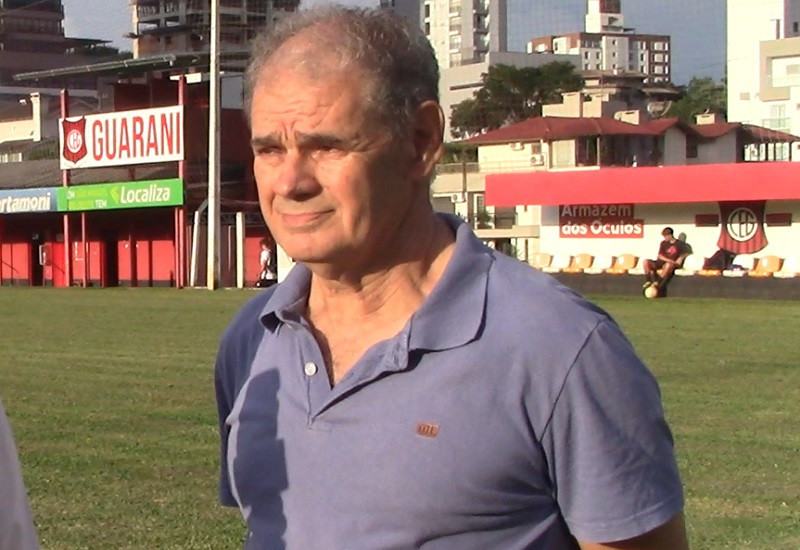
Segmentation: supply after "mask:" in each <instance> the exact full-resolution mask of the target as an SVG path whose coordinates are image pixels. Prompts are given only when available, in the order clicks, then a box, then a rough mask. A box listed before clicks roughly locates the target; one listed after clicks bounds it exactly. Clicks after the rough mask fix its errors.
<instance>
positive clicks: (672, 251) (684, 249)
mask: <svg viewBox="0 0 800 550" xmlns="http://www.w3.org/2000/svg"><path fill="white" fill-rule="evenodd" d="M661 235H662V236H663V237H664V240H663V241H661V244H660V245H659V247H658V258H656V259H655V260H645V261H644V265H643V267H644V276H645V278H646V279H647V280H646V281H645V283H644V285H643V286H644V288H647V287H649V286H651V285H655V286H658V287H660V288H663V287H664V285H666V283H667V282H668V281H669V279H670V277H672V274H673V273H674V272H675V270H676V269H678V268H679V267H680V266H681V265H682V264H683V260H684V259H686V256H688V255H689V247H688V246H687V245H686V243H685V242H683V241H681V240H678V239H676V238H675V234H674V233H673V231H672V228H671V227H665V228H664V230H663V231H661Z"/></svg>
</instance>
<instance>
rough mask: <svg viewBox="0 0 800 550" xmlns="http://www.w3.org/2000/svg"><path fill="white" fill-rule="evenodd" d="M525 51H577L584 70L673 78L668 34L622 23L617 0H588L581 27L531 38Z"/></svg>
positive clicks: (654, 80) (656, 80)
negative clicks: (638, 28) (659, 33)
mask: <svg viewBox="0 0 800 550" xmlns="http://www.w3.org/2000/svg"><path fill="white" fill-rule="evenodd" d="M527 51H528V52H552V53H555V54H562V55H565V54H566V55H577V56H578V57H579V58H580V65H579V68H580V69H582V70H585V71H609V72H615V73H623V72H632V73H641V74H643V75H645V81H646V82H648V83H659V82H669V81H671V80H672V68H671V67H672V61H671V48H670V37H669V36H667V35H658V34H641V33H636V32H634V30H633V29H630V28H627V27H625V18H624V15H623V14H622V6H621V2H620V0H588V3H587V13H586V22H585V29H584V31H582V32H573V33H568V34H561V35H550V36H540V37H538V38H534V39H532V40H531V41H530V42H528V45H527Z"/></svg>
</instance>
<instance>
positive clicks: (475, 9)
mask: <svg viewBox="0 0 800 550" xmlns="http://www.w3.org/2000/svg"><path fill="white" fill-rule="evenodd" d="M421 10H422V13H421V14H420V16H421V24H422V27H423V29H424V30H425V34H426V35H427V37H428V40H430V42H431V44H432V45H433V49H434V52H435V53H436V59H438V60H439V67H441V68H443V69H446V68H448V67H458V66H460V65H467V64H470V63H482V62H484V61H485V60H486V56H487V54H488V53H489V52H490V51H491V52H504V51H506V50H507V45H506V0H423V2H422V6H421Z"/></svg>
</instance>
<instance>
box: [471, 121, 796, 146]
mask: <svg viewBox="0 0 800 550" xmlns="http://www.w3.org/2000/svg"><path fill="white" fill-rule="evenodd" d="M672 127H677V128H679V129H680V130H682V131H683V132H684V133H685V134H687V135H690V136H694V137H698V138H705V139H716V138H718V137H721V136H723V135H725V134H728V133H730V132H733V131H736V132H739V134H740V135H741V137H742V138H743V140H744V142H745V143H791V142H795V141H800V137H797V136H794V135H792V134H787V133H785V132H779V131H776V130H770V129H768V128H762V127H760V126H754V125H752V124H742V123H740V122H717V123H713V124H692V125H689V124H686V123H684V122H681V121H680V120H679V119H678V118H675V117H673V118H659V119H653V120H650V121H648V122H645V123H642V124H631V123H628V122H622V121H619V120H616V119H613V118H607V117H603V118H590V117H582V118H578V117H552V116H551V117H533V118H529V119H527V120H523V121H522V122H517V123H514V124H509V125H508V126H503V127H502V128H497V129H496V130H489V131H488V132H486V133H484V134H481V135H479V136H475V137H473V138H470V139H467V140H465V141H464V142H463V143H464V144H465V145H498V144H503V143H513V142H524V141H531V140H544V141H556V140H565V139H577V138H580V137H594V136H625V135H640V136H660V135H662V134H663V133H664V132H666V131H667V129H669V128H672Z"/></svg>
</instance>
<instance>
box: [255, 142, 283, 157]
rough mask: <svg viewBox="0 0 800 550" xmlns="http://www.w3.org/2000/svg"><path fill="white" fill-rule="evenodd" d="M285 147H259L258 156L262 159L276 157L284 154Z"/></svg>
mask: <svg viewBox="0 0 800 550" xmlns="http://www.w3.org/2000/svg"><path fill="white" fill-rule="evenodd" d="M283 151H284V149H283V147H279V146H277V145H273V146H270V147H259V148H258V149H257V150H256V154H257V155H258V156H260V157H262V156H274V155H279V154H281V153H283Z"/></svg>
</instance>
